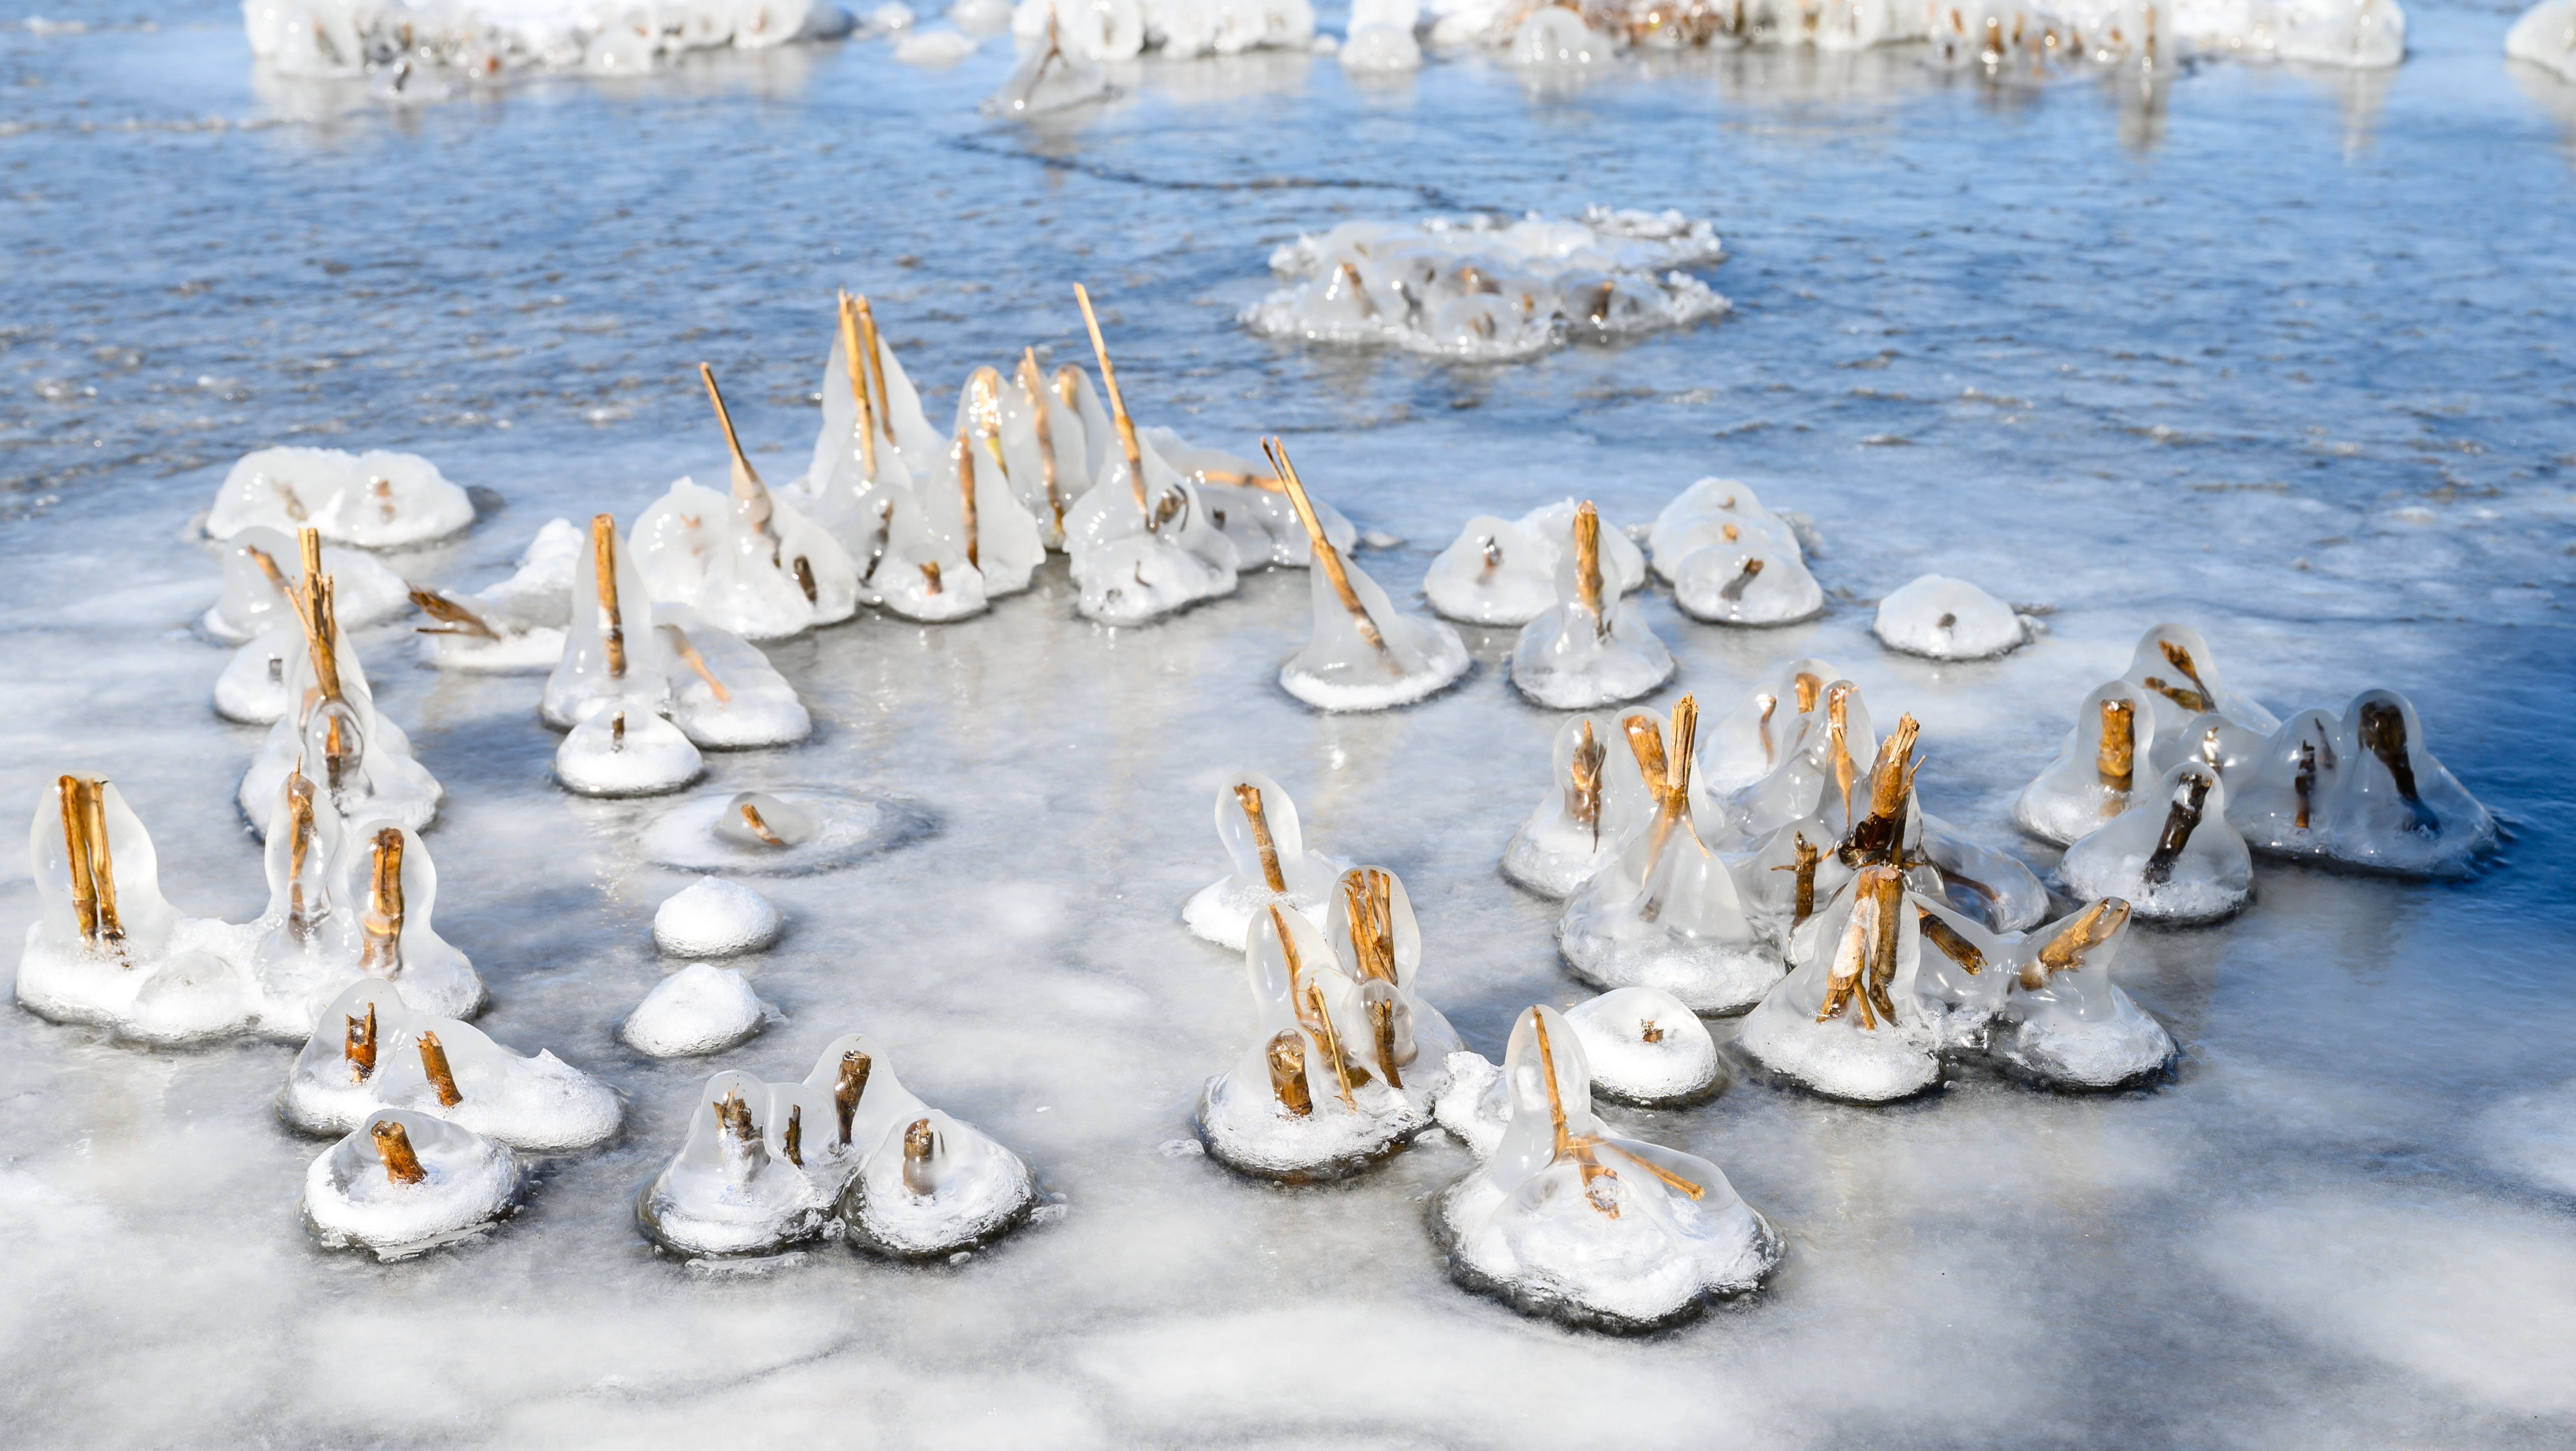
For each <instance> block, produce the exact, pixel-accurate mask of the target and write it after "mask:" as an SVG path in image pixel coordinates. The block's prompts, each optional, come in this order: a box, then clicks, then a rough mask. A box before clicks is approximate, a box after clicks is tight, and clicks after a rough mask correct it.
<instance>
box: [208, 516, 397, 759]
mask: <svg viewBox="0 0 2576 1451" xmlns="http://www.w3.org/2000/svg"><path fill="white" fill-rule="evenodd" d="M223 561H224V588H223V593H222V594H221V595H219V596H218V597H217V598H216V600H215V602H214V603H213V604H212V605H209V606H208V607H207V608H206V613H205V616H204V618H203V619H202V620H201V621H200V623H202V624H203V625H204V626H205V630H206V633H207V634H209V635H212V636H214V637H215V638H216V639H218V640H222V641H224V642H226V643H227V644H239V643H241V642H243V641H245V640H251V639H255V638H257V637H259V636H262V635H266V634H270V633H273V632H275V631H277V630H281V629H282V630H287V631H294V630H297V629H300V628H301V626H299V625H298V624H297V623H296V616H295V604H294V601H293V600H292V599H291V598H290V596H292V595H293V593H294V592H295V590H296V589H297V588H298V587H299V586H300V583H301V579H302V574H301V570H302V564H301V561H302V555H301V553H300V551H299V550H298V548H297V545H296V542H295V540H294V539H292V538H290V537H288V535H286V534H285V533H282V532H280V531H278V530H275V529H263V528H260V527H258V526H256V525H254V526H252V527H249V528H246V529H243V530H242V531H241V532H240V533H238V534H236V535H234V536H233V537H232V538H230V539H228V540H226V541H224V549H223ZM322 567H323V568H324V569H325V570H326V571H328V572H329V573H330V575H331V578H332V580H333V581H334V583H333V586H332V588H333V591H334V593H333V595H332V601H333V603H334V604H335V605H336V606H337V607H338V610H339V617H340V623H341V624H342V625H344V626H346V627H347V628H349V629H352V630H363V629H365V628H366V627H368V626H369V625H380V624H383V623H384V622H385V621H387V620H390V619H393V618H394V617H396V616H398V615H400V614H401V613H402V612H403V611H404V610H407V609H409V608H410V607H411V597H410V593H409V591H410V588H411V587H410V586H409V585H407V584H405V583H403V578H402V576H401V575H399V574H396V573H394V572H393V571H392V570H390V569H388V568H386V567H385V564H384V561H382V560H380V559H378V558H376V557H375V556H374V555H372V554H369V553H367V552H366V551H364V550H361V549H355V548H348V549H344V548H341V547H339V546H336V545H325V546H324V547H323V549H322ZM290 569H293V570H296V571H297V573H296V574H295V575H292V576H290V575H289V574H288V573H287V571H288V570H290ZM272 718H273V717H272ZM263 723H264V722H263Z"/></svg>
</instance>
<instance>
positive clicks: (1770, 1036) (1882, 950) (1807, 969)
mask: <svg viewBox="0 0 2576 1451" xmlns="http://www.w3.org/2000/svg"><path fill="white" fill-rule="evenodd" d="M1919 917H1920V914H1919V913H1918V912H1917V911H1915V910H1914V909H1913V907H1912V905H1911V904H1910V902H1909V900H1908V898H1907V896H1906V893H1905V885H1904V878H1903V877H1902V876H1901V875H1900V873H1899V872H1898V870H1897V869H1896V868H1895V867H1892V866H1870V867H1865V868H1863V869H1862V870H1861V872H1860V874H1859V875H1858V876H1856V877H1855V878H1853V880H1852V881H1851V883H1850V884H1849V885H1848V886H1847V887H1846V888H1845V890H1844V892H1843V893H1842V895H1841V896H1839V897H1838V898H1837V899H1836V900H1835V902H1834V903H1833V905H1832V906H1831V907H1830V908H1828V909H1827V910H1826V911H1825V912H1824V913H1823V914H1821V915H1819V916H1818V917H1817V918H1815V919H1813V921H1812V923H1811V924H1809V926H1807V927H1805V928H1802V930H1801V933H1800V938H1799V941H1800V943H1801V944H1802V945H1808V946H1807V950H1806V951H1805V953H1804V954H1803V955H1802V957H1801V960H1800V962H1799V965H1798V966H1797V967H1796V968H1795V969H1794V970H1793V971H1791V972H1790V974H1789V976H1788V977H1787V978H1785V979H1783V980H1782V981H1781V983H1780V985H1779V986H1778V987H1775V988H1773V989H1772V990H1771V992H1770V995H1769V996H1767V997H1765V998H1763V1000H1762V1002H1761V1004H1760V1005H1759V1006H1757V1007H1756V1008H1754V1010H1753V1011H1752V1012H1751V1013H1749V1014H1747V1015H1746V1016H1745V1019H1744V1027H1743V1029H1742V1031H1740V1032H1738V1033H1737V1034H1736V1038H1735V1043H1736V1047H1737V1048H1739V1049H1740V1050H1742V1051H1743V1052H1744V1053H1745V1054H1747V1055H1748V1056H1750V1057H1751V1058H1752V1059H1753V1060H1754V1061H1755V1062H1756V1063H1759V1064H1760V1065H1762V1067H1764V1068H1765V1069H1768V1070H1769V1071H1771V1072H1773V1073H1776V1074H1778V1075H1780V1076H1781V1077H1783V1078H1786V1079H1789V1080H1790V1081H1792V1082H1795V1083H1797V1084H1799V1085H1800V1086H1802V1087H1804V1088H1806V1089H1808V1090H1810V1091H1812V1092H1814V1093H1817V1094H1821V1095H1823V1096H1824V1097H1827V1098H1834V1099H1840V1100H1843V1101H1845V1102H1849V1103H1888V1102H1892V1101H1894V1100H1896V1099H1900V1098H1907V1097H1911V1096H1912V1095H1914V1094H1917V1093H1920V1092H1922V1091H1923V1090H1925V1089H1927V1088H1930V1087H1931V1086H1932V1085H1933V1084H1934V1083H1936V1082H1938V1081H1939V1080H1940V1076H1941V1061H1940V1058H1939V1055H1938V1049H1939V1046H1940V1036H1939V1033H1938V1031H1937V1030H1936V1028H1935V1026H1934V1025H1933V1024H1932V1023H1931V1022H1930V1021H1929V1020H1928V1018H1927V1017H1926V1015H1925V1014H1924V1011H1923V1006H1922V1004H1921V1002H1920V1001H1919V1000H1918V998H1917V997H1916V991H1915V978H1916V974H1917V972H1918V970H1919V968H1920V965H1921V962H1922V929H1921V927H1920V926H1919Z"/></svg>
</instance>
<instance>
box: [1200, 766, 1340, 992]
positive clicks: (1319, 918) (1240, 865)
mask: <svg viewBox="0 0 2576 1451" xmlns="http://www.w3.org/2000/svg"><path fill="white" fill-rule="evenodd" d="M1216 835H1217V840H1218V841H1219V842H1220V843H1222V844H1223V845H1224V847H1225V854H1226V858H1227V860H1228V861H1230V862H1231V863H1232V864H1233V868H1234V869H1233V870H1232V871H1230V872H1228V873H1227V874H1226V875H1225V876H1223V877H1221V878H1219V879H1218V880H1216V881H1214V882H1211V883H1209V884H1208V885H1206V886H1204V887H1202V888H1200V889H1199V890H1198V891H1196V892H1193V893H1191V894H1190V899H1189V900H1188V901H1187V902H1185V903H1183V904H1182V905H1181V920H1182V921H1183V922H1184V923H1186V924H1188V926H1189V929H1190V931H1192V932H1194V933H1196V934H1198V935H1199V936H1201V937H1204V938H1206V939H1207V940H1208V941H1210V942H1213V943H1216V944H1217V945H1218V946H1220V947H1230V948H1233V949H1235V950H1237V951H1241V950H1242V948H1243V945H1244V939H1245V934H1246V933H1247V932H1249V931H1250V930H1251V928H1252V922H1253V919H1254V918H1255V917H1258V916H1259V915H1261V913H1262V912H1263V911H1264V910H1266V909H1268V908H1270V907H1273V906H1277V907H1284V908H1286V909H1287V910H1289V911H1291V912H1295V913H1297V914H1299V915H1300V916H1302V917H1304V918H1305V919H1306V920H1307V921H1308V922H1311V923H1313V924H1315V925H1316V926H1318V927H1321V926H1322V925H1323V922H1324V914H1325V912H1326V910H1327V905H1328V903H1327V899H1328V898H1329V897H1330V896H1331V894H1332V891H1333V885H1334V882H1335V881H1336V880H1337V879H1338V878H1339V877H1340V876H1341V874H1342V871H1343V868H1344V867H1345V866H1346V865H1347V863H1344V862H1342V861H1339V860H1337V859H1336V858H1333V857H1329V856H1326V855H1325V854H1324V853H1322V852H1319V851H1309V850H1307V849H1306V838H1305V833H1304V831H1303V830H1302V828H1301V826H1300V824H1299V821H1298V817H1297V803H1296V802H1294V801H1292V800H1290V799H1289V798H1288V793H1287V792H1286V791H1284V790H1281V789H1280V786H1279V783H1278V782H1276V781H1273V780H1271V779H1270V778H1269V777H1267V776H1264V775H1261V774H1259V773H1258V772H1243V773H1239V774H1237V775H1234V776H1230V777H1228V778H1227V779H1226V782H1225V784H1224V785H1222V786H1219V787H1218V788H1217V795H1216Z"/></svg>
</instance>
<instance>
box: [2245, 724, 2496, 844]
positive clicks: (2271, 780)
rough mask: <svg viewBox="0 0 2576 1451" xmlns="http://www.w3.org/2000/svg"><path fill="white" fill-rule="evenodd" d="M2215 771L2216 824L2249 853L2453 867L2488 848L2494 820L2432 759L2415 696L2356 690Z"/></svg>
mask: <svg viewBox="0 0 2576 1451" xmlns="http://www.w3.org/2000/svg"><path fill="white" fill-rule="evenodd" d="M2223 774H2224V775H2225V777H2226V779H2227V781H2228V783H2229V784H2228V787H2227V822H2228V824H2229V825H2230V826H2232V827H2234V828H2235V829H2236V830H2237V831H2238V832H2240V833H2242V834H2243V835H2244V837H2245V842H2246V845H2248V846H2250V847H2252V848H2253V849H2254V850H2256V851H2261V852H2270V853H2273V854H2275V855H2279V856H2287V857H2306V858H2311V859H2315V860H2321V861H2333V862H2341V863H2343V864H2345V865H2348V866H2357V867H2368V868H2372V869H2374V870H2378V871H2385V872H2395V873H2401V874H2405V875H2410V876H2454V875H2459V874H2461V873H2464V872H2466V871H2467V870H2468V869H2469V866H2470V864H2471V863H2472V862H2474V861H2475V860H2476V858H2477V857H2478V856H2479V855H2480V854H2481V853H2483V852H2485V851H2486V850H2487V849H2488V848H2490V847H2492V846H2493V845H2495V841H2496V822H2495V817H2494V816H2493V815H2492V814H2490V813H2489V812H2488V811H2487V809H2486V807H2484V806H2483V805H2480V804H2479V802H2478V800H2477V798H2476V797H2473V796H2471V795H2470V794H2469V793H2468V790H2467V788H2465V787H2463V786H2461V785H2460V783H2459V780H2458V778H2456V777H2454V776H2453V775H2452V774H2451V773H2450V771H2449V770H2448V769H2447V768H2445V767H2444V766H2443V765H2442V763H2441V762H2440V761H2438V760H2436V759H2434V756H2433V753H2432V751H2431V750H2430V749H2429V748H2428V747H2427V746H2426V745H2425V744H2424V723H2423V722H2422V721H2421V720H2420V719H2418V718H2417V716H2416V714H2415V704H2414V702H2413V701H2410V700H2408V699H2407V698H2406V697H2405V696H2402V695H2400V694H2398V693H2397V692H2395V691H2393V690H2372V691H2367V692H2364V693H2363V694H2361V695H2359V696H2357V697H2355V698H2354V699H2353V701H2352V703H2351V704H2350V705H2349V706H2347V707H2345V709H2344V713H2343V715H2342V716H2341V717H2340V718H2338V717H2336V716H2334V715H2333V714H2331V713H2329V712H2326V711H2321V710H2311V711H2302V712H2300V713H2299V714H2297V715H2294V716H2292V717H2291V718H2290V719H2289V720H2288V721H2287V722H2285V723H2284V724H2283V725H2282V726H2281V728H2280V729H2279V730H2278V731H2277V732H2275V733H2274V734H2273V735H2272V737H2271V738H2270V740H2269V741H2268V742H2266V743H2265V745H2264V746H2263V747H2262V748H2261V751H2260V753H2259V754H2258V755H2257V756H2256V757H2255V759H2254V760H2253V761H2251V762H2250V763H2248V764H2246V765H2244V766H2232V765H2231V766H2228V767H2225V768H2223Z"/></svg>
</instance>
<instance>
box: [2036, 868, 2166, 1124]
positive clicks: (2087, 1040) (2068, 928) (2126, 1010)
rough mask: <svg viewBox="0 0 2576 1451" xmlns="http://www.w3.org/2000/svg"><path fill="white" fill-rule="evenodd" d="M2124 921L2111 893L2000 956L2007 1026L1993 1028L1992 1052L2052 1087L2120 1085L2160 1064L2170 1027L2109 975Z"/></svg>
mask: <svg viewBox="0 0 2576 1451" xmlns="http://www.w3.org/2000/svg"><path fill="white" fill-rule="evenodd" d="M2128 925H2129V904H2128V903H2126V902H2123V901H2120V900H2119V899H2118V898H2116V897H2115V898H2109V899H2106V900H2103V901H2098V902H2093V903H2090V904H2088V905H2087V906H2085V907H2084V908H2083V909H2081V910H2080V911H2077V912H2075V913H2072V914H2070V915H2068V916H2066V917H2062V918H2060V919H2058V920H2057V921H2055V922H2053V923H2050V924H2049V925H2048V926H2046V927H2044V928H2041V929H2040V930H2039V931H2037V932H2034V933H2031V934H2030V936H2029V938H2028V939H2026V940H2025V941H2024V942H2023V943H2022V944H2020V945H2019V946H2018V947H2017V949H2016V950H2015V952H2014V954H2013V961H2011V962H2010V963H2007V964H2004V970H2005V971H2007V972H2009V973H2010V974H2011V978H2010V983H2011V993H2010V996H2008V997H2007V998H2006V999H2005V1001H2004V1004H2003V1018H2004V1020H2005V1022H2006V1023H2008V1024H2009V1025H2010V1026H2008V1027H2005V1028H2001V1029H1999V1030H1997V1032H1996V1033H1995V1037H1994V1042H1993V1046H1992V1049H1991V1051H1992V1052H1993V1054H1994V1056H1995V1057H1996V1058H1998V1059H2000V1060H2002V1061H2003V1062H2004V1063H2005V1064H2006V1065H2008V1066H2010V1067H2012V1068H2013V1069H2015V1070H2017V1071H2019V1072H2021V1073H2023V1074H2025V1075H2027V1076H2029V1077H2032V1078H2035V1079H2037V1080H2039V1081H2040V1082H2042V1083H2046V1084H2048V1085H2050V1086H2051V1087H2056V1088H2072V1089H2109V1088H2120V1087H2124V1086H2126V1085H2129V1084H2132V1083H2136V1082H2138V1081H2139V1080H2141V1079H2144V1078H2149V1077H2152V1076H2154V1075H2155V1074H2158V1073H2161V1072H2163V1071H2164V1068H2165V1065H2166V1064H2168V1063H2170V1062H2172V1061H2173V1058H2174V1054H2175V1049H2174V1041H2173V1037H2172V1035H2170V1034H2168V1033H2167V1032H2166V1031H2165V1029H2164V1025H2163V1024H2161V1023H2159V1022H2157V1021H2156V1020H2155V1019H2154V1018H2152V1017H2149V1016H2148V1015H2147V1013H2146V1012H2145V1010H2143V1009H2141V1008H2140V1007H2139V1006H2138V1005H2137V1003H2136V1002H2135V1001H2133V1000H2131V998H2130V997H2129V995H2128V994H2127V993H2125V992H2122V991H2121V990H2120V988H2119V986H2118V985H2117V984H2116V983H2113V982H2112V981H2111V965H2112V963H2113V961H2114V960H2115V959H2116V958H2117V957H2118V956H2119V952H2120V947H2121V944H2122V941H2123V938H2124V934H2125V933H2126V931H2127V928H2128Z"/></svg>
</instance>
